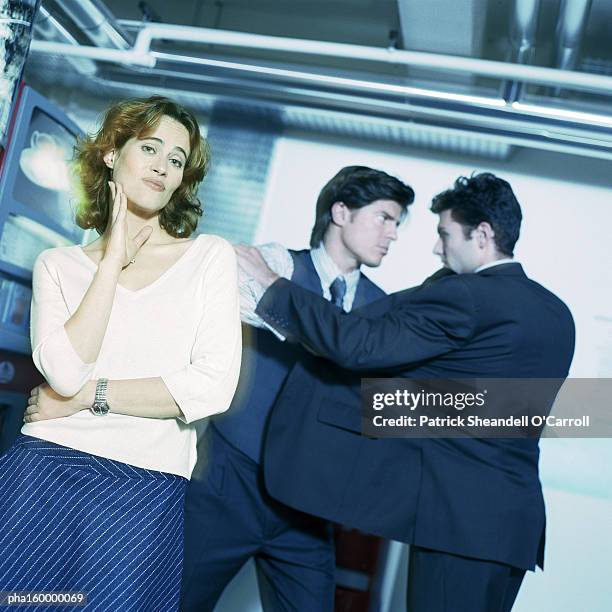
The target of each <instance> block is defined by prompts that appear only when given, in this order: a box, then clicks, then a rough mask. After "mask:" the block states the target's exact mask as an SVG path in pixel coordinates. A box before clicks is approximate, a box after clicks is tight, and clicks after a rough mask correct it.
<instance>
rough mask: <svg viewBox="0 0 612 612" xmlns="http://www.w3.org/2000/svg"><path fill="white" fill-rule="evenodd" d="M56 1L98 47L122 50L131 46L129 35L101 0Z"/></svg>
mask: <svg viewBox="0 0 612 612" xmlns="http://www.w3.org/2000/svg"><path fill="white" fill-rule="evenodd" d="M56 2H57V4H58V5H59V6H60V7H61V8H62V9H63V10H64V12H65V13H66V14H67V15H68V16H69V17H70V19H72V21H74V23H75V24H76V25H77V26H78V27H79V28H81V30H83V33H84V34H85V35H86V36H87V37H88V38H89V40H91V42H93V44H94V45H96V46H97V47H106V48H110V49H120V50H126V49H129V48H130V47H131V45H130V42H129V39H128V35H127V34H126V33H125V32H124V31H123V30H122V29H121V28H120V27H119V25H118V24H117V21H116V20H115V17H114V15H113V14H112V13H111V12H110V11H109V10H108V8H106V5H105V4H104V3H103V2H101V1H100V0H56Z"/></svg>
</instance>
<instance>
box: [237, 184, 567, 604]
mask: <svg viewBox="0 0 612 612" xmlns="http://www.w3.org/2000/svg"><path fill="white" fill-rule="evenodd" d="M431 209H432V211H433V212H434V213H437V214H438V215H439V224H438V234H439V238H438V241H437V243H436V246H435V249H434V252H435V253H436V254H437V255H439V256H440V257H441V258H442V261H443V263H444V264H445V266H446V267H448V268H449V269H451V270H452V271H453V272H455V273H456V274H454V275H449V276H446V277H444V278H440V279H439V280H436V281H435V282H432V283H426V284H424V285H423V286H421V287H418V288H415V289H410V290H406V291H402V292H398V293H395V294H392V295H390V296H388V297H386V298H383V299H381V300H379V301H377V302H375V303H373V304H370V305H368V306H366V307H364V308H361V309H358V310H355V311H353V312H352V313H350V314H343V313H341V312H336V311H334V310H333V309H331V308H329V306H328V304H326V303H325V302H324V301H322V300H320V299H318V298H317V297H316V296H313V295H312V294H308V293H307V292H304V291H303V290H301V289H300V288H299V287H297V286H295V285H294V284H292V283H290V282H289V281H287V280H285V279H278V278H277V277H276V276H275V275H274V274H273V273H272V272H271V271H270V270H269V269H267V268H266V267H265V266H264V265H262V264H261V262H260V261H258V258H257V256H256V254H254V253H253V252H252V251H250V250H249V249H248V248H245V249H242V250H241V252H240V265H241V267H242V269H243V271H244V272H245V273H246V274H248V275H250V276H252V277H254V278H256V279H257V280H258V281H259V282H260V283H261V284H262V285H263V286H266V287H269V288H268V289H267V291H266V293H265V294H264V296H263V298H262V299H261V301H260V303H259V305H258V307H257V311H256V312H257V313H259V314H260V316H261V317H262V318H263V319H264V320H266V321H267V322H268V323H269V324H270V325H272V326H273V327H275V328H276V329H277V330H278V331H279V332H281V333H283V334H285V335H287V336H291V337H293V338H295V339H297V340H299V341H300V342H302V343H303V344H304V345H305V346H307V347H309V348H310V350H311V351H313V352H314V353H316V354H318V355H320V356H323V357H326V358H328V359H330V360H332V361H334V362H335V363H336V364H338V365H339V366H342V367H343V368H344V369H345V370H347V371H349V370H350V371H353V372H360V373H361V374H362V375H366V374H365V372H366V371H372V370H377V371H378V372H379V374H378V375H379V376H380V375H381V374H380V372H381V371H382V372H384V373H385V374H383V375H387V376H389V375H390V376H403V377H412V378H417V379H433V378H447V379H457V378H472V379H473V378H516V379H520V378H551V379H562V378H564V377H565V376H567V373H568V369H569V366H570V363H571V360H572V356H573V351H574V324H573V320H572V316H571V314H570V312H569V310H568V309H567V307H566V306H565V304H564V303H563V302H562V301H561V300H559V299H558V298H557V297H556V296H555V295H553V294H552V293H551V292H550V291H548V290H546V289H545V288H544V287H542V286H541V285H539V284H537V283H536V282H534V281H532V280H530V279H529V278H528V277H527V276H526V275H525V273H524V271H523V268H522V266H521V265H520V264H519V263H517V262H515V261H514V260H513V250H514V245H515V243H516V241H517V239H518V236H519V230H520V223H521V219H522V215H521V210H520V206H519V204H518V202H517V201H516V198H515V196H514V193H513V192H512V189H511V187H510V185H509V184H508V183H507V182H506V181H504V180H502V179H500V178H498V177H496V176H494V175H492V174H489V173H484V174H479V175H475V176H472V177H471V178H465V177H461V178H459V179H458V180H457V181H456V183H455V185H454V187H453V188H452V189H450V190H447V191H445V192H443V193H441V194H439V195H438V196H436V197H435V198H434V200H433V204H432V208H431ZM321 370H322V368H321V366H318V367H315V366H313V365H312V364H298V365H297V366H296V367H295V368H294V370H293V371H292V373H291V374H290V376H289V378H288V380H287V382H286V384H285V387H284V388H283V391H282V393H281V395H280V396H279V398H278V400H277V403H276V405H275V407H274V409H273V412H272V415H271V419H270V424H269V427H268V432H267V438H266V448H265V456H264V467H265V479H266V487H267V489H268V491H269V493H270V494H271V495H272V496H273V497H274V498H276V499H279V500H281V501H282V502H283V503H285V504H287V505H289V506H291V507H294V508H298V509H300V510H303V511H305V512H308V513H311V514H315V515H317V516H321V517H324V518H326V519H329V520H332V521H338V522H342V523H343V524H346V525H350V526H354V527H356V528H359V529H361V530H363V531H366V532H370V533H375V534H379V535H382V536H385V537H387V538H391V539H395V540H401V541H404V542H408V543H410V544H411V552H410V569H409V585H408V608H409V610H410V611H411V612H442V611H445V612H450V611H452V612H491V611H493V610H495V611H500V612H506V611H508V610H510V609H511V608H512V605H513V602H514V600H515V598H516V595H517V593H518V590H519V588H520V584H521V581H522V579H523V576H524V573H525V570H533V569H535V565H536V564H537V565H540V566H542V565H543V552H544V530H545V513H544V500H543V496H542V490H541V485H540V481H539V477H538V458H539V448H538V440H537V439H533V438H531V439H524V438H523V439H493V438H490V439H482V438H481V439H477V438H445V439H422V440H421V439H374V438H366V437H364V436H361V435H360V425H361V424H360V395H359V393H360V390H359V385H358V377H357V375H356V374H352V376H353V379H352V380H351V378H350V376H351V374H349V373H348V372H346V373H345V375H344V378H341V376H340V374H339V372H336V371H334V370H332V369H330V368H328V371H329V379H326V378H325V377H320V376H316V375H314V374H313V372H316V371H321ZM367 375H369V376H371V375H372V373H371V372H369V373H368V374H367ZM340 381H341V382H342V384H340ZM304 389H308V393H305V392H304ZM548 408H549V407H548Z"/></svg>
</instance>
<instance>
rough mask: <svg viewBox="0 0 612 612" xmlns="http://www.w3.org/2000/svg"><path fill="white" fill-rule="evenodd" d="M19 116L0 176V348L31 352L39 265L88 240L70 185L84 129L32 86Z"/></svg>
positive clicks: (19, 104)
mask: <svg viewBox="0 0 612 612" xmlns="http://www.w3.org/2000/svg"><path fill="white" fill-rule="evenodd" d="M14 112H15V116H14V120H13V124H12V131H11V134H10V136H9V140H8V144H7V147H6V150H5V152H4V158H3V160H2V168H1V175H0V349H7V350H10V351H14V352H17V353H28V352H29V351H30V341H29V314H30V313H29V311H30V300H31V296H32V291H31V280H32V268H33V266H34V261H35V260H36V258H37V256H38V255H39V253H40V252H41V251H43V250H45V249H48V248H52V247H57V246H68V245H71V244H79V243H81V242H82V241H83V235H84V232H83V230H82V229H81V228H79V227H78V226H77V225H76V224H75V222H74V203H73V196H72V194H71V185H70V183H71V181H70V159H71V158H72V154H73V147H74V144H75V142H76V139H77V136H78V135H79V134H80V133H81V130H80V129H79V128H78V126H77V125H76V124H75V123H74V122H73V121H71V120H70V119H69V118H68V116H67V115H66V114H65V113H64V112H62V111H61V110H60V109H59V108H58V107H57V106H56V105H55V104H53V103H52V102H50V101H49V100H47V99H46V98H44V97H43V96H41V95H40V94H39V93H37V92H36V91H34V90H33V89H32V88H31V87H28V86H25V87H23V90H22V92H21V95H20V97H19V99H18V102H17V105H16V109H15V111H14Z"/></svg>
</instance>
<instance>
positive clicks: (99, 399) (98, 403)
mask: <svg viewBox="0 0 612 612" xmlns="http://www.w3.org/2000/svg"><path fill="white" fill-rule="evenodd" d="M107 385H108V379H107V378H99V379H98V382H97V383H96V395H95V397H94V401H93V404H92V405H91V411H92V412H93V413H94V414H95V415H96V416H104V415H106V414H108V411H109V410H110V406H109V405H108V403H107V402H106V387H107Z"/></svg>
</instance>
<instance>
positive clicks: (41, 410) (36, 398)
mask: <svg viewBox="0 0 612 612" xmlns="http://www.w3.org/2000/svg"><path fill="white" fill-rule="evenodd" d="M86 407H87V406H86V405H85V403H84V402H83V401H82V400H81V399H80V398H79V396H75V397H62V396H61V395H58V394H57V393H56V392H55V391H54V390H53V389H52V388H51V387H50V386H49V385H48V384H47V383H43V384H42V385H38V387H34V389H32V391H30V398H29V399H28V407H27V408H26V411H25V414H24V416H23V422H24V423H35V422H36V421H46V420H48V419H59V418H60V417H65V416H70V415H72V414H76V413H77V412H79V411H80V410H83V409H84V408H86Z"/></svg>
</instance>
